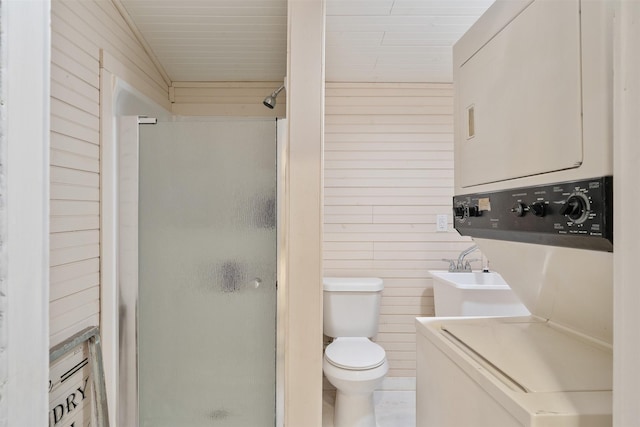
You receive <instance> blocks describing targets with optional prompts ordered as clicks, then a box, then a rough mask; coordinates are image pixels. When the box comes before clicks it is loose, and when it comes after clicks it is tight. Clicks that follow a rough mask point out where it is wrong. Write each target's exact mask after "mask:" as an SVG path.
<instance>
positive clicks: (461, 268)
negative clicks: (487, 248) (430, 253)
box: [443, 245, 480, 273]
mask: <svg viewBox="0 0 640 427" xmlns="http://www.w3.org/2000/svg"><path fill="white" fill-rule="evenodd" d="M477 249H478V246H477V245H473V246H471V247H469V248H467V249H465V250H463V251H462V252H460V255H458V259H457V260H455V259H443V261H447V262H448V263H449V272H451V273H462V272H467V273H471V263H472V262H473V261H480V259H468V260H465V257H466V256H467V255H469V254H470V253H471V252H473V251H475V250H477Z"/></svg>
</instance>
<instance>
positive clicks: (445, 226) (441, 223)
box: [436, 214, 449, 231]
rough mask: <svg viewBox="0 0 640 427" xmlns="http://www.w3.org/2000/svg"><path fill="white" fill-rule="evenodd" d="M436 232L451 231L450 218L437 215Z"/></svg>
mask: <svg viewBox="0 0 640 427" xmlns="http://www.w3.org/2000/svg"><path fill="white" fill-rule="evenodd" d="M436 231H449V216H448V215H443V214H439V215H436Z"/></svg>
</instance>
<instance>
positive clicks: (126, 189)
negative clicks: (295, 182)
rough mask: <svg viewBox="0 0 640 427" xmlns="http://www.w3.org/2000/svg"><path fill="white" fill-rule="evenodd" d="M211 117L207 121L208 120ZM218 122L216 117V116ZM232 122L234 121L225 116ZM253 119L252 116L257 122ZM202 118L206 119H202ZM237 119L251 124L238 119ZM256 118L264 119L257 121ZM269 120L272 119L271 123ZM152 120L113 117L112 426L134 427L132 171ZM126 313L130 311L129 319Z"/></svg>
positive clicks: (279, 161) (280, 127) (282, 124)
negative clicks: (143, 130) (144, 128)
mask: <svg viewBox="0 0 640 427" xmlns="http://www.w3.org/2000/svg"><path fill="white" fill-rule="evenodd" d="M210 119H211V118H210ZM218 119H219V118H218ZM229 119H236V118H229ZM257 119H258V118H257ZM205 120H206V118H205ZM243 120H251V119H250V118H243ZM259 120H265V119H264V118H259ZM274 120H275V119H274ZM154 123H155V119H150V118H147V117H143V116H121V117H118V119H117V126H116V128H117V137H116V146H117V148H116V150H117V161H116V163H117V166H116V175H117V177H116V187H117V190H116V193H117V207H116V214H117V227H116V228H117V230H116V246H117V255H116V258H117V260H116V266H117V267H116V271H117V273H116V274H117V279H116V282H117V284H116V288H117V289H116V307H117V313H116V322H117V328H116V334H117V337H116V340H117V342H116V346H117V352H116V355H117V356H116V357H117V362H116V366H117V368H116V371H117V372H116V381H115V382H116V384H114V386H115V389H116V393H115V396H116V399H117V402H116V408H117V409H116V411H115V412H116V413H115V420H116V422H117V425H126V426H137V425H138V416H139V413H138V372H137V361H138V353H137V350H138V345H137V344H138V343H137V315H138V313H137V304H138V228H137V226H138V195H139V192H138V179H139V176H138V172H139V138H140V132H139V127H140V126H145V125H153V124H154ZM285 130H286V120H276V141H277V143H276V147H275V149H276V153H275V155H276V188H277V195H276V200H277V202H276V206H277V221H276V230H277V231H276V235H277V237H276V242H277V248H276V254H278V257H277V260H276V269H277V277H279V276H280V268H281V266H280V264H281V262H280V256H279V254H280V250H281V247H282V242H283V234H282V230H281V226H280V225H281V224H282V223H281V218H282V211H283V209H282V206H281V203H280V201H281V200H282V196H283V191H284V189H283V185H281V184H282V183H283V182H284V181H283V179H284V168H283V160H284V158H285V150H284V147H285V145H286V144H285V143H284V141H286V137H285V135H284V133H285ZM283 298H284V294H283V292H282V289H281V287H276V330H275V331H274V333H275V335H276V355H275V356H276V366H275V369H276V372H275V374H276V389H275V390H274V396H275V405H276V407H275V414H276V422H275V426H276V427H282V426H283V425H284V334H283V333H282V332H283V327H284V313H283V310H282V308H283V307H285V305H284V301H283ZM127 313H134V315H133V316H131V315H127Z"/></svg>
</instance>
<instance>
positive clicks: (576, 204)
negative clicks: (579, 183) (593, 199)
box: [560, 193, 590, 224]
mask: <svg viewBox="0 0 640 427" xmlns="http://www.w3.org/2000/svg"><path fill="white" fill-rule="evenodd" d="M589 209H590V204H589V199H588V198H587V197H586V196H585V195H584V194H581V193H574V194H572V195H570V196H569V198H568V199H567V200H566V201H565V202H564V204H563V205H562V207H561V208H560V214H561V215H564V216H566V217H567V218H569V219H570V220H572V221H573V222H575V223H576V224H580V223H583V222H584V221H585V220H586V219H587V216H588V215H589Z"/></svg>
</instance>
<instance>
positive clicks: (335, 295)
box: [322, 278, 389, 427]
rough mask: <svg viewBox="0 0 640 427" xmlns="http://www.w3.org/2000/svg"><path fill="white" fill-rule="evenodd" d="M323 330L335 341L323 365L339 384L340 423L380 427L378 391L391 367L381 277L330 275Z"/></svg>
mask: <svg viewBox="0 0 640 427" xmlns="http://www.w3.org/2000/svg"><path fill="white" fill-rule="evenodd" d="M323 283H324V303H325V304H324V332H325V335H327V336H330V337H333V338H334V340H333V341H332V342H331V344H329V345H328V346H327V348H326V349H325V352H324V359H323V364H322V369H323V371H324V374H325V376H326V377H327V380H328V381H329V382H330V383H331V384H332V385H333V386H334V387H335V388H336V402H335V409H334V417H333V419H334V426H335V427H376V419H375V410H374V404H373V392H374V390H375V389H376V387H377V386H378V385H379V384H380V383H381V382H382V379H383V378H384V376H385V375H386V374H387V372H388V371H389V364H388V362H387V358H386V353H385V351H384V349H383V348H382V347H381V346H380V345H378V344H376V343H374V342H372V341H370V340H369V337H372V336H374V335H376V333H377V330H378V315H379V310H380V308H379V307H380V298H381V293H382V287H383V285H382V280H381V279H377V278H325V279H324V280H323Z"/></svg>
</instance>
